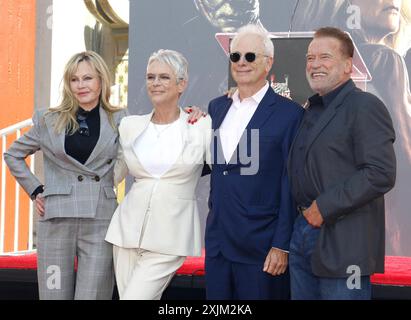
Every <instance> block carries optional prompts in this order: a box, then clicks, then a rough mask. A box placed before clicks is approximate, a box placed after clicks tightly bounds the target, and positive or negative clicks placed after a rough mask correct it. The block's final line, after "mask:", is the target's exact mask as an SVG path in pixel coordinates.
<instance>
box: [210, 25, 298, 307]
mask: <svg viewBox="0 0 411 320" xmlns="http://www.w3.org/2000/svg"><path fill="white" fill-rule="evenodd" d="M230 49H231V54H230V60H231V73H232V76H233V79H234V80H235V81H236V83H237V88H238V89H237V91H236V92H235V93H234V95H233V96H232V98H228V97H227V96H222V97H219V98H216V99H214V100H212V101H211V102H210V104H209V109H208V110H209V113H210V115H211V117H212V119H213V129H214V130H215V134H214V143H213V147H212V148H213V150H212V152H213V170H212V173H211V191H210V198H209V206H210V213H209V215H208V218H207V226H206V235H205V246H206V290H207V299H253V300H254V299H287V298H289V274H288V268H287V266H288V249H289V242H290V237H291V233H292V227H293V222H294V219H295V217H296V215H297V211H296V208H295V206H294V204H293V200H292V196H291V193H290V186H289V181H288V178H287V167H286V163H287V157H288V152H289V149H290V146H291V143H292V141H293V138H294V135H295V133H296V131H297V128H298V125H299V122H300V119H301V117H302V113H303V109H302V108H301V107H300V106H299V105H298V104H296V103H294V102H292V101H291V100H288V99H287V98H284V97H281V96H280V95H277V94H276V93H274V91H273V90H272V89H271V88H270V86H269V84H268V82H267V80H266V78H267V76H268V73H269V71H270V69H271V66H272V64H273V58H274V46H273V43H272V41H271V39H270V38H269V37H268V35H267V33H266V32H265V31H263V30H262V29H261V28H259V27H257V26H255V25H247V26H245V27H243V28H240V29H239V32H238V34H237V35H236V36H235V37H234V39H233V40H232V42H231V48H230Z"/></svg>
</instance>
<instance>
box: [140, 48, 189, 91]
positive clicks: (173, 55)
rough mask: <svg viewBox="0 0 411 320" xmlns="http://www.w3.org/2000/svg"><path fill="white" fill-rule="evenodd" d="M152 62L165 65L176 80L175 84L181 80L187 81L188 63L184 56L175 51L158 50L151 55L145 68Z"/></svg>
mask: <svg viewBox="0 0 411 320" xmlns="http://www.w3.org/2000/svg"><path fill="white" fill-rule="evenodd" d="M154 61H159V62H162V63H165V64H167V65H168V66H169V67H170V68H171V70H173V72H174V75H175V76H176V78H177V83H178V82H180V81H181V80H186V81H188V62H187V59H186V58H184V56H183V55H182V54H181V53H180V52H177V51H174V50H169V49H160V50H158V51H155V52H153V53H152V54H151V56H150V58H149V59H148V63H147V66H148V65H150V64H151V63H153V62H154Z"/></svg>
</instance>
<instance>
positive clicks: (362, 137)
mask: <svg viewBox="0 0 411 320" xmlns="http://www.w3.org/2000/svg"><path fill="white" fill-rule="evenodd" d="M303 121H304V120H303ZM297 136H298V133H297ZM307 139H308V143H307V150H306V154H305V168H304V172H305V174H306V175H307V177H308V179H307V185H306V186H305V188H314V189H310V190H315V192H316V194H318V197H317V198H316V200H317V204H318V207H319V209H320V211H321V214H322V216H323V218H324V224H323V226H322V227H321V231H320V235H319V239H318V242H317V245H316V248H315V250H314V252H313V254H312V258H311V264H312V270H313V272H314V274H316V275H317V276H321V277H346V276H347V275H348V276H349V275H350V274H351V273H348V272H347V268H348V267H350V266H351V265H354V266H358V267H360V270H361V275H370V274H373V273H375V272H384V257H385V210H384V194H385V193H386V192H388V191H389V190H390V189H392V187H393V186H394V183H395V172H396V160H395V154H394V149H393V143H394V140H395V132H394V129H393V125H392V121H391V117H390V115H389V113H388V111H387V109H386V107H385V106H384V104H383V103H382V102H381V101H380V100H379V99H378V98H377V97H376V96H374V95H372V94H370V93H366V92H364V91H362V90H360V89H358V88H356V87H355V84H354V82H353V81H352V80H350V82H349V83H348V84H347V85H346V86H345V87H344V88H343V89H342V91H341V92H340V93H339V94H338V95H337V97H336V98H335V99H334V101H333V102H332V103H331V104H330V105H329V106H328V108H327V109H326V110H325V111H324V113H323V114H322V115H321V117H320V119H319V120H318V121H317V123H316V124H315V126H314V128H313V130H312V132H311V133H310V135H309V136H308V138H307ZM292 156H293V146H292V147H291V151H290V157H292ZM290 163H291V162H290V161H289V163H288V165H289V171H288V172H292V171H291V170H292V168H290Z"/></svg>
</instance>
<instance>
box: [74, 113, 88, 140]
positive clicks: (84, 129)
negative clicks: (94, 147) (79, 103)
mask: <svg viewBox="0 0 411 320" xmlns="http://www.w3.org/2000/svg"><path fill="white" fill-rule="evenodd" d="M86 119H87V116H86V115H84V114H82V113H77V122H78V125H79V129H78V133H79V134H80V135H82V136H86V137H88V136H90V130H89V128H88V125H87V122H86Z"/></svg>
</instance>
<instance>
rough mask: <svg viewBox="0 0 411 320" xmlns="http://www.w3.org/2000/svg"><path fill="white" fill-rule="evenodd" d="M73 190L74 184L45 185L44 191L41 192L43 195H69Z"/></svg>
mask: <svg viewBox="0 0 411 320" xmlns="http://www.w3.org/2000/svg"><path fill="white" fill-rule="evenodd" d="M72 190H73V186H47V185H46V186H45V187H44V192H43V193H42V194H41V195H42V196H43V197H47V196H52V195H69V194H71V192H72Z"/></svg>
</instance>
